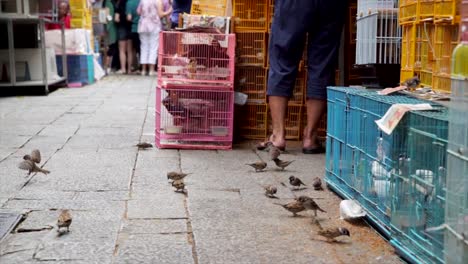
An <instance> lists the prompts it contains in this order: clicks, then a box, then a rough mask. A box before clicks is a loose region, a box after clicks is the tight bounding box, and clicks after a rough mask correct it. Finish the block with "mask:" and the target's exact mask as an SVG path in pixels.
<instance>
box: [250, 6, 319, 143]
mask: <svg viewBox="0 0 468 264" xmlns="http://www.w3.org/2000/svg"><path fill="white" fill-rule="evenodd" d="M310 9H311V3H310V2H309V1H306V0H302V1H287V0H276V2H275V14H274V19H273V24H272V27H271V35H270V45H269V56H270V70H269V73H268V87H267V88H268V90H267V95H268V104H269V106H270V112H271V120H272V127H273V132H272V134H271V135H270V137H269V138H268V139H266V141H271V142H272V143H273V145H275V146H276V147H279V148H283V147H284V146H285V145H286V141H285V127H284V122H285V116H286V110H287V107H288V100H289V98H290V97H291V96H292V93H293V88H294V84H295V81H296V76H297V72H298V66H299V61H300V60H301V57H302V51H303V49H304V42H305V36H306V30H307V28H306V25H307V24H308V20H309V18H308V14H309V13H310ZM264 147H265V142H263V143H260V144H259V145H258V146H257V148H258V149H262V148H264Z"/></svg>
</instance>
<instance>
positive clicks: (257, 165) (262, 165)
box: [245, 161, 267, 172]
mask: <svg viewBox="0 0 468 264" xmlns="http://www.w3.org/2000/svg"><path fill="white" fill-rule="evenodd" d="M245 165H249V166H250V167H252V168H254V169H255V172H259V171H263V170H264V169H265V168H266V166H267V163H266V162H264V161H257V162H254V163H246V164H245Z"/></svg>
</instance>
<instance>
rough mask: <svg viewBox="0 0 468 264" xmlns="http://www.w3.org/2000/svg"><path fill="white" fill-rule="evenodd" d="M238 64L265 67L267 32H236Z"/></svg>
mask: <svg viewBox="0 0 468 264" xmlns="http://www.w3.org/2000/svg"><path fill="white" fill-rule="evenodd" d="M236 37H237V45H236V57H237V58H236V59H237V61H236V65H237V66H258V67H265V65H266V62H267V56H268V53H267V48H268V45H267V34H266V33H263V32H241V33H237V34H236Z"/></svg>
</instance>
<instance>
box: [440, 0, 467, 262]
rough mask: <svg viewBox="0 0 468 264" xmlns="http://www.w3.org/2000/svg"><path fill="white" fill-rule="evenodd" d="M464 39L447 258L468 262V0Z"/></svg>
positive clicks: (453, 132)
mask: <svg viewBox="0 0 468 264" xmlns="http://www.w3.org/2000/svg"><path fill="white" fill-rule="evenodd" d="M460 14H461V22H460V24H461V27H460V33H461V34H460V36H461V42H460V44H459V45H458V46H457V47H456V49H455V50H454V52H453V60H454V61H453V66H452V73H451V74H452V103H451V108H450V113H449V147H448V150H447V163H448V166H447V169H448V171H447V198H446V200H447V206H446V211H445V223H446V230H443V232H444V234H445V248H446V250H445V262H446V263H457V264H461V263H468V238H467V235H468V177H467V175H468V119H467V118H466V113H467V112H468V88H467V87H468V1H467V0H463V1H462V3H461V6H460Z"/></svg>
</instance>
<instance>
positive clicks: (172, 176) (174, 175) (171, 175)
mask: <svg viewBox="0 0 468 264" xmlns="http://www.w3.org/2000/svg"><path fill="white" fill-rule="evenodd" d="M190 174H191V173H183V172H176V171H170V172H168V173H167V179H168V180H172V181H177V180H182V179H183V178H185V177H186V176H187V175H190Z"/></svg>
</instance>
